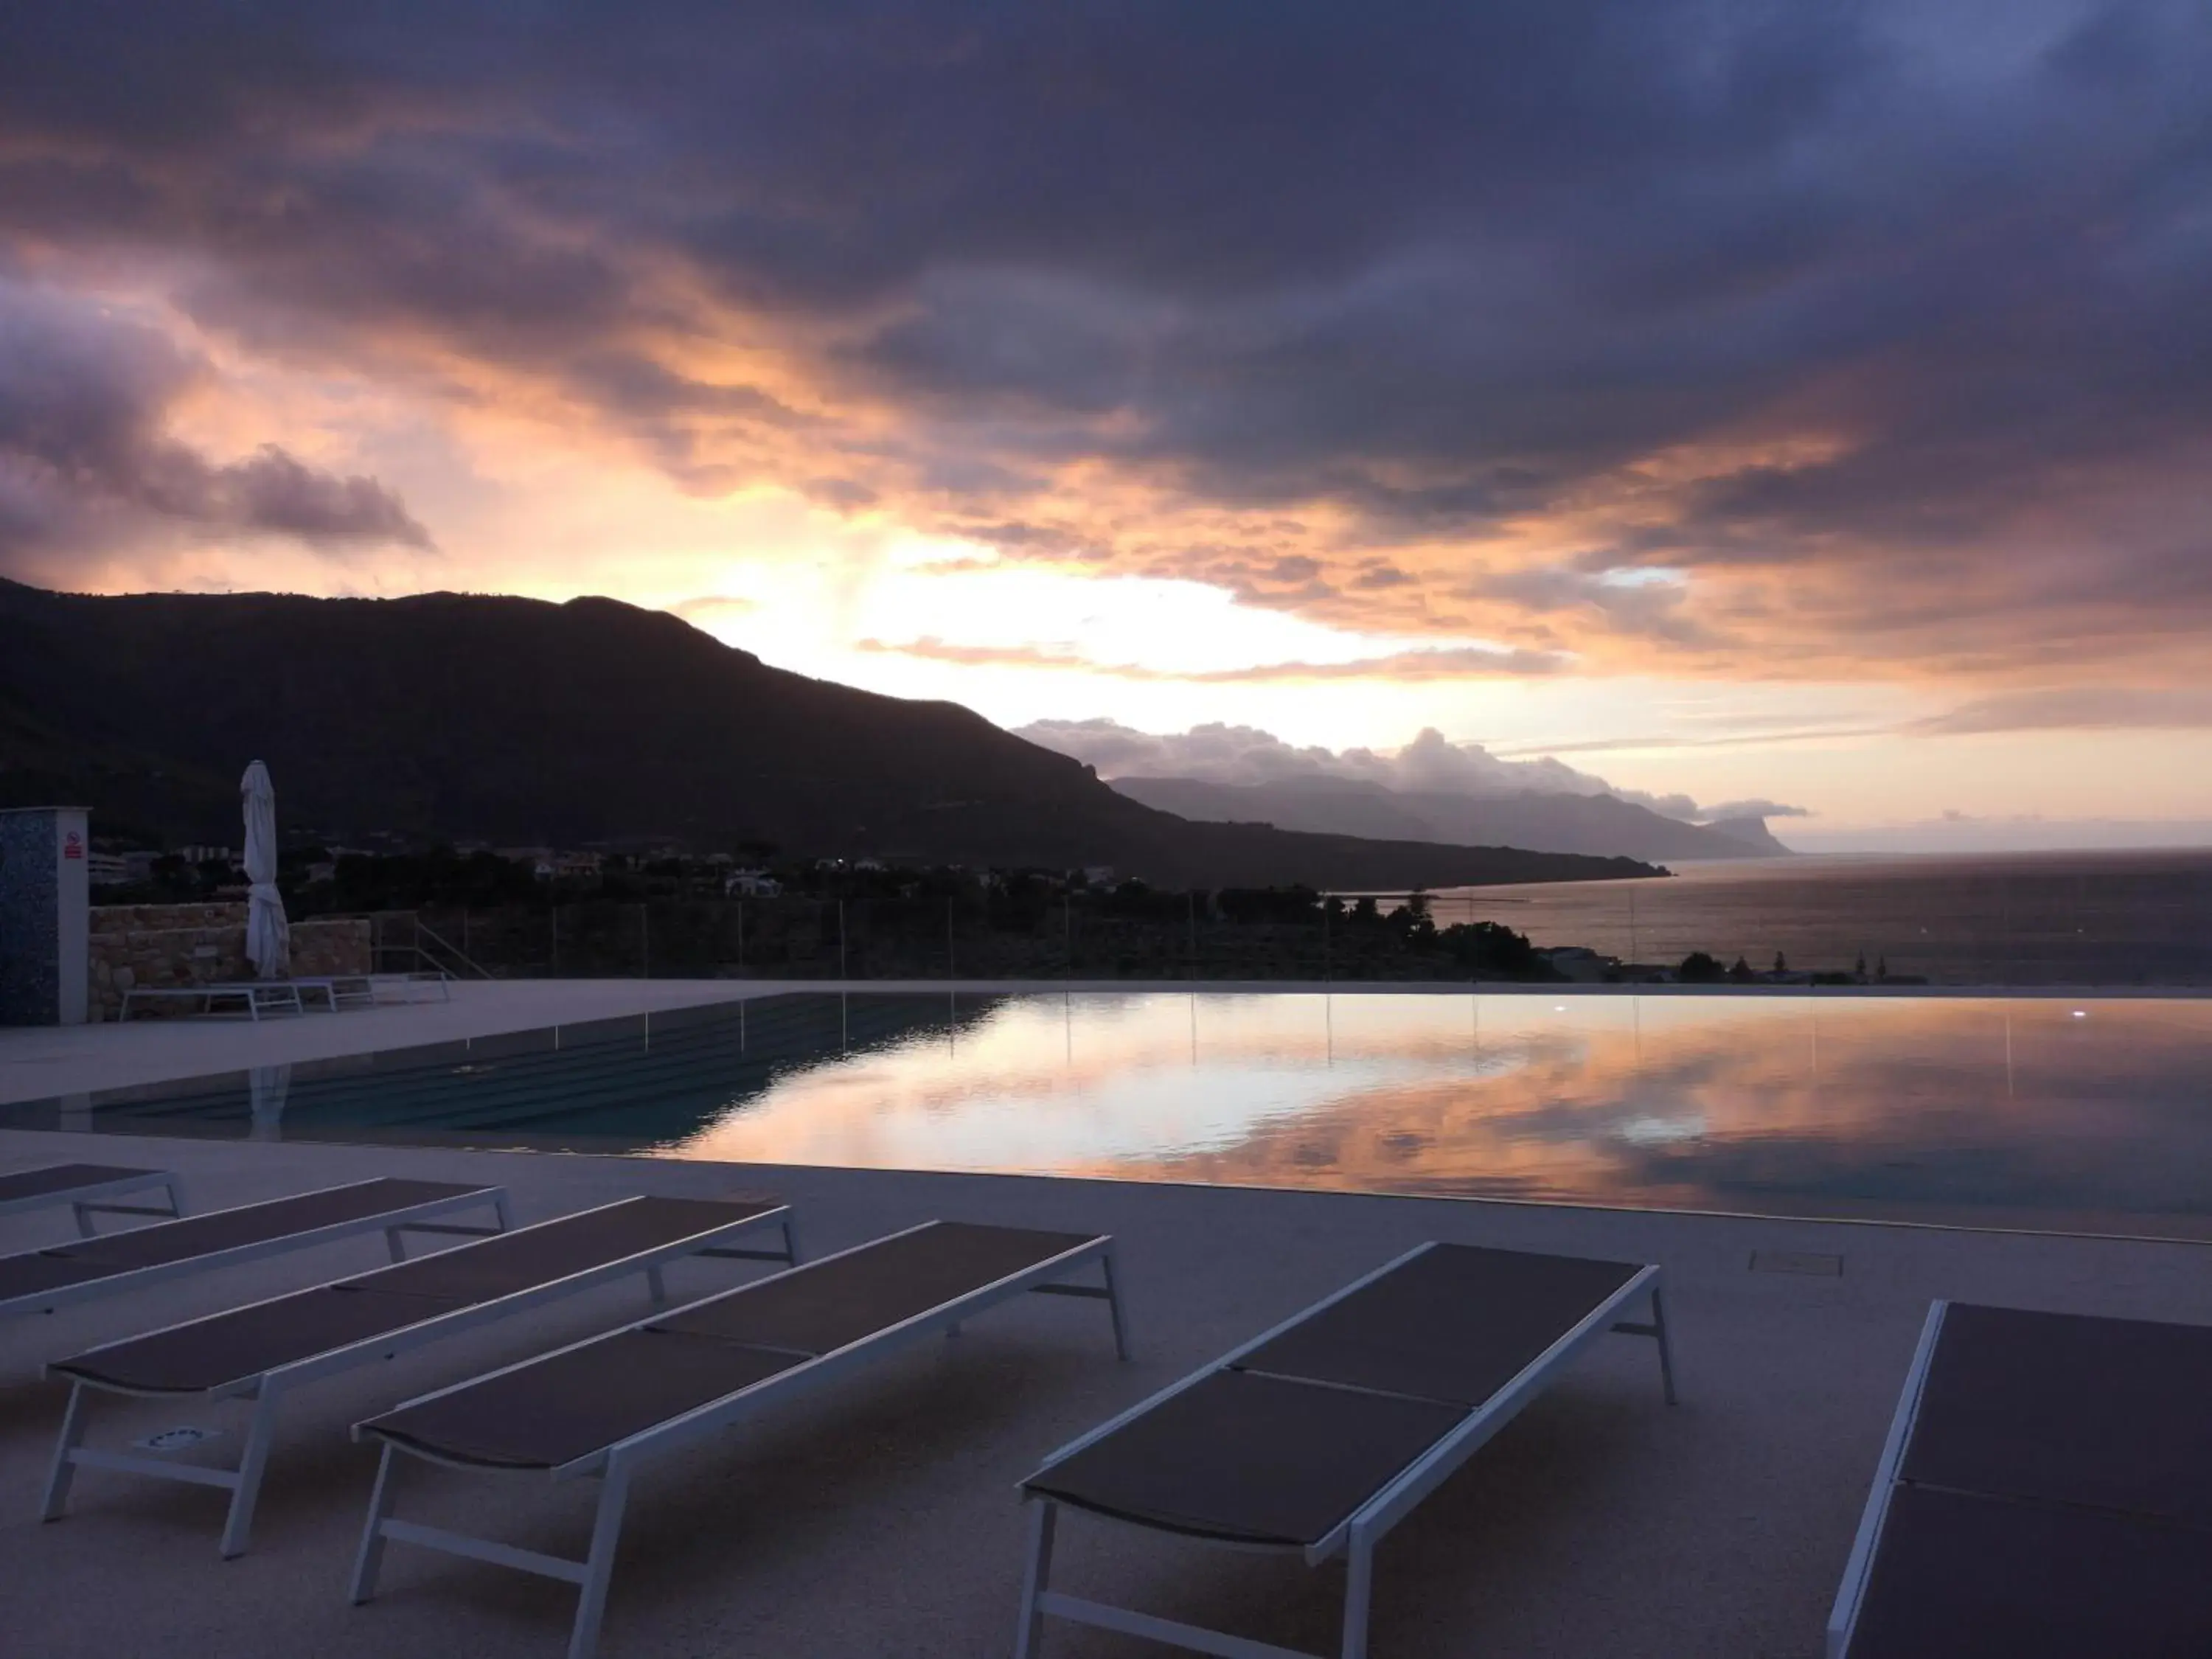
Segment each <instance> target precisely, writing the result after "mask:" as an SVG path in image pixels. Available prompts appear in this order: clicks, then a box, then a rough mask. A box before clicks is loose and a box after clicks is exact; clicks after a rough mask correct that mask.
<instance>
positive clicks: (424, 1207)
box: [0, 1176, 507, 1313]
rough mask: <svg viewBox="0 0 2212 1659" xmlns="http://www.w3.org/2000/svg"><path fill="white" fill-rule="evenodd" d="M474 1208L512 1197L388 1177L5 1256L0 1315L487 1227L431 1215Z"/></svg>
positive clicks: (0, 1263)
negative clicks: (322, 1250)
mask: <svg viewBox="0 0 2212 1659" xmlns="http://www.w3.org/2000/svg"><path fill="white" fill-rule="evenodd" d="M477 1205H488V1206H492V1207H494V1208H495V1209H496V1210H497V1211H498V1212H499V1213H500V1216H501V1220H502V1224H503V1222H504V1218H505V1216H506V1208H507V1194H506V1192H505V1191H504V1189H502V1188H498V1187H479V1186H471V1185H468V1184H466V1183H462V1182H447V1181H406V1180H398V1179H395V1178H392V1177H389V1176H385V1177H380V1178H377V1179H374V1180H370V1181H357V1182H352V1183H350V1184H349V1185H347V1186H343V1187H326V1188H323V1189H322V1190H321V1191H319V1192H313V1193H301V1194H296V1195H295V1196H293V1197H289V1198H278V1199H271V1200H268V1201H267V1202H265V1203H261V1204H245V1205H240V1206H238V1207H237V1208H235V1209H229V1210H216V1211H211V1212H209V1213H208V1214H205V1215H196V1216H188V1217H186V1218H185V1219H183V1220H181V1221H163V1222H157V1223H155V1225H151V1226H146V1227H137V1228H132V1229H131V1230H129V1231H123V1232H113V1233H103V1234H100V1235H99V1236H97V1237H91V1238H86V1239H82V1240H80V1241H78V1242H76V1243H70V1244H58V1245H54V1246H52V1247H51V1248H49V1249H44V1250H34V1251H29V1252H26V1253H25V1254H23V1255H13V1256H0V1313H23V1312H39V1311H44V1310H46V1307H48V1306H50V1305H52V1304H51V1303H50V1302H48V1301H46V1299H45V1298H47V1297H49V1296H50V1295H52V1294H55V1293H67V1294H68V1296H69V1298H70V1299H71V1300H77V1299H82V1296H84V1295H94V1294H100V1293H104V1292H105V1291H110V1290H112V1291H125V1290H131V1289H135V1288H137V1286H139V1285H147V1284H152V1283H155V1282H157V1281H159V1280H161V1279H167V1278H173V1277H175V1276H176V1275H178V1274H179V1273H190V1272H194V1271H197V1269H198V1268H199V1267H203V1266H204V1267H217V1266H221V1265H222V1264H223V1262H225V1261H243V1260H246V1259H247V1258H249V1257H252V1256H255V1255H273V1254H277V1253H281V1252H283V1251H284V1250H287V1249H295V1248H302V1247H305V1246H307V1245H310V1244H313V1243H319V1242H321V1241H322V1240H323V1239H325V1238H326V1237H329V1238H336V1237H343V1235H344V1234H346V1233H349V1232H362V1231H374V1229H375V1228H377V1227H379V1226H384V1227H386V1228H388V1229H390V1230H391V1231H395V1232H397V1231H456V1232H478V1231H487V1230H484V1229H479V1228H468V1227H453V1226H448V1225H437V1224H433V1223H432V1222H431V1221H430V1220H429V1219H428V1217H429V1216H430V1215H433V1214H443V1213H444V1212H447V1211H450V1210H455V1209H467V1208H471V1207H474V1206H477Z"/></svg>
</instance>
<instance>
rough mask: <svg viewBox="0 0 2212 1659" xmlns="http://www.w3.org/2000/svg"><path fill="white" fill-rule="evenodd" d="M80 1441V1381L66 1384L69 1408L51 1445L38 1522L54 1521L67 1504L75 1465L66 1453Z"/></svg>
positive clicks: (81, 1441)
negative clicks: (52, 1456) (50, 1464)
mask: <svg viewBox="0 0 2212 1659" xmlns="http://www.w3.org/2000/svg"><path fill="white" fill-rule="evenodd" d="M83 1443H84V1384H83V1383H70V1397H69V1408H68V1409H67V1410H66V1411H64V1413H62V1435H61V1438H60V1439H59V1440H58V1441H57V1442H56V1443H55V1445H54V1465H53V1468H52V1469H51V1470H50V1471H48V1473H47V1474H46V1507H45V1508H44V1509H43V1510H40V1514H39V1518H40V1520H41V1521H58V1520H60V1519H61V1518H62V1512H63V1511H64V1510H66V1509H67V1508H68V1507H69V1492H70V1481H72V1480H75V1479H76V1462H75V1461H74V1460H72V1459H71V1457H70V1453H71V1452H73V1451H75V1450H76V1449H77V1448H78V1447H79V1446H80V1445H82V1444H83Z"/></svg>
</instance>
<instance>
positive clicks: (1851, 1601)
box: [1827, 1301, 1951, 1659]
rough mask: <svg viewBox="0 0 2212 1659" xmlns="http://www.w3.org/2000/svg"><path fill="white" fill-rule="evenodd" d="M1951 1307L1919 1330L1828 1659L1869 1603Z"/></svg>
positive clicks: (1836, 1656)
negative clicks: (1883, 1537) (1870, 1582)
mask: <svg viewBox="0 0 2212 1659" xmlns="http://www.w3.org/2000/svg"><path fill="white" fill-rule="evenodd" d="M1950 1306H1951V1304H1949V1303H1948V1301H1938V1302H1934V1303H1931V1304H1929V1308H1928V1320H1927V1322H1926V1323H1925V1324H1923V1326H1922V1327H1921V1328H1920V1346H1918V1347H1917V1348H1915V1349H1914V1350H1913V1352H1912V1369H1911V1370H1909V1371H1907V1372H1906V1373H1905V1387H1904V1389H1903V1390H1902V1391H1901V1392H1900V1393H1899V1395H1898V1397H1897V1412H1896V1414H1895V1415H1894V1416H1893V1417H1892V1418H1891V1419H1890V1423H1889V1438H1888V1439H1887V1440H1886V1441H1884V1442H1883V1443H1882V1448H1881V1462H1880V1463H1878V1464H1876V1465H1875V1472H1874V1488H1873V1490H1872V1491H1870V1492H1868V1493H1867V1502H1866V1510H1865V1511H1864V1513H1863V1514H1862V1515H1861V1516H1859V1529H1858V1534H1857V1537H1855V1538H1854V1539H1853V1540H1852V1541H1851V1553H1850V1560H1848V1561H1847V1562H1845V1563H1844V1582H1843V1584H1842V1585H1841V1587H1840V1588H1838V1590H1837V1591H1836V1604H1835V1606H1834V1607H1833V1608H1832V1610H1831V1611H1830V1613H1829V1614H1828V1649H1827V1651H1828V1659H1843V1656H1844V1654H1846V1653H1848V1652H1849V1651H1850V1645H1851V1633H1852V1632H1853V1630H1854V1629H1855V1628H1856V1627H1857V1624H1858V1617H1859V1607H1860V1605H1861V1604H1862V1603H1863V1601H1865V1599H1866V1589H1867V1581H1868V1579H1869V1577H1871V1576H1872V1574H1873V1572H1874V1558H1875V1551H1876V1550H1878V1549H1879V1548H1880V1547H1881V1529H1882V1528H1883V1526H1884V1525H1885V1524H1886V1523H1887V1521H1888V1520H1889V1499H1890V1495H1891V1494H1892V1493H1893V1492H1895V1491H1896V1490H1897V1477H1898V1472H1899V1469H1901V1468H1903V1467H1904V1463H1905V1447H1906V1446H1907V1445H1909V1444H1910V1443H1911V1440H1912V1425H1913V1424H1914V1423H1915V1422H1916V1421H1917V1419H1918V1418H1919V1415H1920V1396H1921V1395H1922V1394H1923V1392H1924V1391H1925V1389H1926V1388H1927V1385H1928V1369H1929V1366H1930V1365H1932V1364H1934V1363H1935V1359H1936V1346H1937V1345H1938V1344H1939V1343H1940V1342H1941V1341H1942V1336H1943V1316H1944V1315H1945V1314H1946V1313H1947V1312H1948V1311H1949V1310H1950Z"/></svg>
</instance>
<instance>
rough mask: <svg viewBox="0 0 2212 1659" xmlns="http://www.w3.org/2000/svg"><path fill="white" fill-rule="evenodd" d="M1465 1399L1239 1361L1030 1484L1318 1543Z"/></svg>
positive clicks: (1073, 1498)
mask: <svg viewBox="0 0 2212 1659" xmlns="http://www.w3.org/2000/svg"><path fill="white" fill-rule="evenodd" d="M1466 1415H1467V1413H1466V1412H1465V1411H1463V1410H1462V1409H1461V1408H1459V1407H1455V1406H1446V1405H1442V1404H1439V1403H1438V1402H1437V1401H1433V1400H1413V1399H1408V1398H1407V1397H1406V1396H1405V1395H1383V1394H1364V1393H1359V1392H1357V1391H1355V1390H1353V1389H1331V1388H1316V1386H1314V1385H1313V1384H1312V1383H1307V1382H1304V1381H1301V1380H1299V1379H1297V1378H1291V1377H1282V1376H1267V1375H1265V1374H1263V1373H1256V1372H1252V1371H1246V1370H1237V1369H1235V1368H1233V1367H1232V1368H1228V1369H1225V1370H1218V1371H1216V1372H1214V1373H1213V1374H1212V1376H1208V1377H1206V1379H1205V1380H1204V1381H1203V1382H1201V1383H1198V1384H1197V1385H1196V1386H1195V1387H1193V1388H1190V1389H1186V1390H1184V1391H1183V1392H1182V1393H1181V1394H1179V1395H1175V1396H1174V1397H1173V1398H1171V1399H1169V1400H1164V1401H1161V1402H1160V1404H1159V1405H1158V1406H1157V1407H1154V1408H1153V1409H1152V1410H1151V1411H1148V1412H1146V1413H1145V1414H1144V1415H1143V1416H1142V1417H1139V1418H1137V1419H1134V1420H1133V1421H1132V1422H1130V1423H1127V1424H1126V1425H1123V1426H1122V1427H1121V1428H1120V1429H1117V1430H1115V1431H1114V1433H1112V1434H1111V1435H1109V1436H1108V1437H1106V1438H1105V1439H1103V1440H1101V1441H1098V1442H1097V1443H1094V1444H1092V1445H1091V1446H1088V1447H1085V1449H1083V1450H1081V1451H1079V1452H1077V1453H1076V1454H1075V1455H1073V1456H1072V1457H1070V1458H1069V1459H1068V1460H1067V1461H1066V1462H1064V1463H1060V1464H1056V1465H1054V1467H1053V1468H1051V1469H1050V1470H1049V1471H1048V1472H1046V1473H1045V1474H1041V1475H1038V1476H1036V1477H1035V1478H1033V1479H1032V1480H1030V1483H1029V1486H1028V1490H1029V1491H1030V1492H1041V1493H1044V1494H1046V1495H1048V1496H1050V1497H1053V1498H1060V1499H1061V1500H1063V1501H1064V1502H1066V1503H1071V1504H1079V1505H1081V1506H1082V1507H1083V1508H1085V1509H1087V1510H1097V1512H1098V1513H1100V1514H1102V1515H1110V1516H1114V1517H1115V1518H1116V1519H1117V1520H1122V1521H1134V1522H1139V1523H1141V1524H1143V1525H1146V1526H1152V1527H1158V1528H1164V1529H1165V1530H1167V1531H1170V1532H1180V1533H1188V1534H1193V1535H1195V1536H1199V1537H1205V1538H1219V1539H1225V1540H1231V1541H1237V1542H1240V1543H1252V1544H1282V1545H1291V1546H1297V1547H1304V1546H1305V1545H1309V1544H1312V1543H1316V1542H1317V1541H1320V1540H1321V1539H1323V1538H1326V1537H1327V1536H1328V1534H1329V1533H1330V1532H1331V1531H1333V1530H1334V1528H1337V1527H1338V1526H1340V1525H1341V1524H1342V1523H1343V1521H1344V1518H1345V1517H1346V1516H1348V1515H1350V1514H1351V1513H1352V1511H1353V1510H1356V1509H1358V1507H1359V1506H1360V1504H1363V1503H1364V1502H1365V1501H1366V1500H1367V1499H1368V1498H1370V1497H1372V1496H1373V1495H1374V1494H1375V1493H1376V1492H1379V1491H1381V1490H1382V1489H1383V1486H1386V1485H1388V1484H1389V1481H1390V1479H1391V1477H1392V1476H1394V1475H1395V1474H1397V1473H1398V1472H1399V1471H1400V1470H1401V1469H1403V1468H1405V1467H1406V1466H1407V1464H1409V1463H1411V1462H1413V1460H1414V1459H1415V1458H1417V1457H1419V1455H1421V1454H1422V1453H1423V1452H1425V1451H1426V1450H1428V1449H1429V1448H1430V1447H1431V1446H1433V1445H1435V1444H1436V1443H1437V1441H1439V1440H1441V1439H1443V1437H1444V1436H1445V1435H1446V1434H1447V1433H1449V1431H1451V1430H1452V1429H1454V1428H1455V1427H1457V1426H1458V1425H1459V1423H1460V1421H1461V1420H1462V1419H1463V1418H1465V1417H1466Z"/></svg>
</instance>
